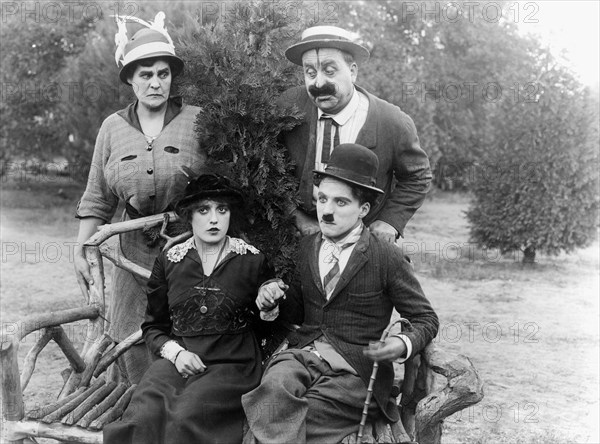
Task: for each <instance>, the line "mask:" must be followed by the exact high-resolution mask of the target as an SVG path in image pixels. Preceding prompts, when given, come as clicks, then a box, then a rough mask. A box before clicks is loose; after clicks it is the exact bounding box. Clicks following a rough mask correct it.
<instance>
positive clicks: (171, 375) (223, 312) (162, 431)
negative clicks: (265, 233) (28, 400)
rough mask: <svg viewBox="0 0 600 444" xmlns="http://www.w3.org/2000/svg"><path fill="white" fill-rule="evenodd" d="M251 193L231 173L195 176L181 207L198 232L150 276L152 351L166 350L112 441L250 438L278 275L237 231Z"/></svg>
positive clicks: (111, 431) (110, 431) (107, 434)
mask: <svg viewBox="0 0 600 444" xmlns="http://www.w3.org/2000/svg"><path fill="white" fill-rule="evenodd" d="M241 206H242V195H241V194H240V192H239V191H238V190H237V189H236V188H234V187H233V186H232V185H231V183H230V182H229V180H227V179H226V178H225V177H223V176H219V175H215V174H205V175H202V176H200V177H198V178H197V179H196V180H194V181H192V182H191V183H190V184H189V185H188V186H187V188H186V190H185V195H184V197H183V198H182V199H181V200H180V201H179V202H178V203H177V205H176V211H177V214H178V215H179V216H180V217H181V218H182V219H183V220H184V221H187V222H188V223H189V225H190V226H191V229H192V232H193V236H192V237H191V238H190V239H188V240H187V241H185V242H183V243H180V244H178V245H175V246H174V247H172V248H170V249H169V250H168V251H164V252H162V253H161V254H160V255H159V256H158V258H157V259H156V262H155V264H154V269H153V270H152V276H151V278H150V281H149V291H148V307H147V312H146V319H145V321H144V323H143V324H142V330H143V333H144V340H145V341H146V344H147V345H148V347H149V349H150V351H151V352H152V353H153V354H155V355H158V356H160V357H162V358H163V359H158V360H157V361H155V362H154V363H153V364H152V365H151V367H150V368H149V369H148V371H147V372H146V373H145V375H144V376H143V378H142V380H141V381H140V383H139V385H138V387H137V389H136V391H135V393H134V395H133V397H132V399H131V402H130V404H129V406H128V408H127V410H126V411H125V413H124V414H123V417H122V419H121V421H118V422H115V423H112V424H110V425H108V426H107V427H105V428H104V442H105V443H140V444H148V443H173V444H180V443H203V444H206V443H236V442H241V441H242V427H243V420H244V412H243V410H242V404H241V396H242V395H243V394H245V393H247V392H249V391H250V390H252V389H254V388H255V387H257V386H258V384H259V383H260V378H261V354H260V348H259V344H258V342H257V339H256V336H255V333H254V331H253V323H254V321H255V320H256V319H257V318H258V317H257V316H256V315H255V311H256V312H257V311H258V310H257V309H256V305H255V304H254V300H255V299H256V296H257V292H258V288H259V287H260V285H261V284H262V283H263V282H265V281H266V280H268V279H270V278H273V275H274V273H273V271H272V269H271V268H270V267H269V265H268V264H267V261H266V259H265V257H264V255H263V254H262V253H260V252H259V251H258V250H257V249H256V248H255V247H253V246H251V245H249V244H247V243H246V242H244V241H243V240H241V239H238V238H235V237H230V236H228V235H227V233H232V234H233V233H235V227H236V224H239V223H240V220H241V218H240V217H239V216H238V215H236V213H237V212H238V211H240V209H241Z"/></svg>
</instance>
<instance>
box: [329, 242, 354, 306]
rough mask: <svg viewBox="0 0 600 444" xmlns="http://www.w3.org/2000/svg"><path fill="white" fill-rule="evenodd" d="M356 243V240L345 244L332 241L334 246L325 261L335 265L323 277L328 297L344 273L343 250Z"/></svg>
mask: <svg viewBox="0 0 600 444" xmlns="http://www.w3.org/2000/svg"><path fill="white" fill-rule="evenodd" d="M355 243H356V241H355V242H348V243H347V244H344V245H342V246H337V245H336V244H334V243H333V242H330V244H331V246H332V251H331V254H330V255H329V256H328V257H327V258H326V260H325V262H327V263H333V267H332V268H331V270H329V272H328V273H327V274H326V275H325V277H324V278H323V288H324V289H325V295H326V297H327V299H329V298H330V297H331V294H332V293H333V290H335V287H336V285H337V283H338V281H339V280H340V277H341V275H342V273H341V272H340V264H339V262H340V255H341V254H342V251H344V250H345V249H346V248H349V247H351V246H352V245H354V244H355Z"/></svg>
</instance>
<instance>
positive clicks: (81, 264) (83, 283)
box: [73, 252, 94, 300]
mask: <svg viewBox="0 0 600 444" xmlns="http://www.w3.org/2000/svg"><path fill="white" fill-rule="evenodd" d="M73 262H74V265H75V277H76V278H77V283H78V284H79V288H80V289H81V294H83V295H84V296H85V297H86V298H87V299H88V300H89V290H90V285H94V281H93V279H92V275H91V273H90V266H89V264H88V262H87V260H86V259H85V257H84V256H83V252H81V253H77V252H76V253H75V256H74V258H73Z"/></svg>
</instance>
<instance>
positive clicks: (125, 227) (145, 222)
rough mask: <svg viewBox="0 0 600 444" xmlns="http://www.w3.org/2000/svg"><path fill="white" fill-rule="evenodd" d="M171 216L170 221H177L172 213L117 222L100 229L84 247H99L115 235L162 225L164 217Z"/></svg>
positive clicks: (102, 226)
mask: <svg viewBox="0 0 600 444" xmlns="http://www.w3.org/2000/svg"><path fill="white" fill-rule="evenodd" d="M165 214H168V215H169V220H171V221H174V220H177V219H178V217H177V215H176V214H175V213H174V212H173V211H171V212H169V213H160V214H155V215H153V216H147V217H140V218H139V219H133V220H126V221H123V222H116V223H114V224H106V225H101V226H100V227H98V232H97V233H96V234H94V235H93V236H92V237H90V238H89V239H88V240H87V241H86V242H85V244H84V245H87V246H98V245H100V244H101V243H102V242H104V241H105V240H106V239H108V238H109V237H112V236H114V235H115V234H121V233H126V232H128V231H134V230H139V229H141V228H144V227H153V226H155V225H161V224H162V223H163V220H164V217H165V216H164V215H165Z"/></svg>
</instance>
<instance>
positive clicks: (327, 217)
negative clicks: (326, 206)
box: [321, 214, 333, 222]
mask: <svg viewBox="0 0 600 444" xmlns="http://www.w3.org/2000/svg"><path fill="white" fill-rule="evenodd" d="M321 219H323V221H324V222H333V214H324V215H323V216H322V217H321Z"/></svg>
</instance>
